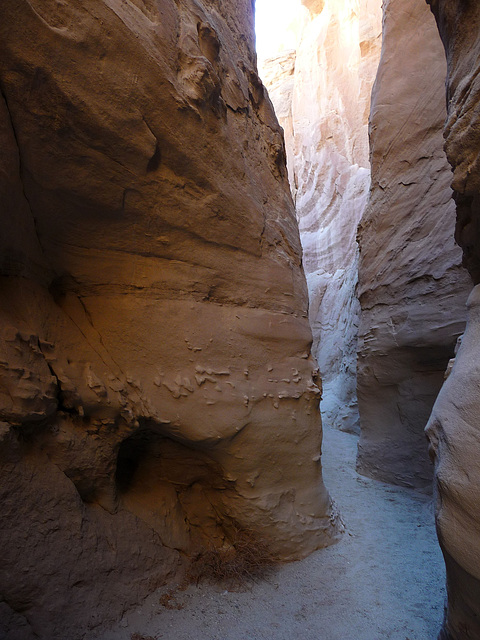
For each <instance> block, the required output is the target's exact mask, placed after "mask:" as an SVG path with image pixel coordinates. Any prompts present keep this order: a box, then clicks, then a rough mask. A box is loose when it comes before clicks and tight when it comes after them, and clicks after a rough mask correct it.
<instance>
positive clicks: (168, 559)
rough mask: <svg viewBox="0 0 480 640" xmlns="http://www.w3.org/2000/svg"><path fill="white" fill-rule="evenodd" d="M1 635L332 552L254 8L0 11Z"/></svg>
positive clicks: (289, 208)
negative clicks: (246, 561) (167, 587)
mask: <svg viewBox="0 0 480 640" xmlns="http://www.w3.org/2000/svg"><path fill="white" fill-rule="evenodd" d="M0 30H1V37H0V83H1V101H0V140H1V147H2V156H1V160H0V162H1V166H0V193H1V203H2V204H1V213H2V234H1V239H0V242H1V245H2V247H1V248H2V251H1V256H2V257H1V263H0V273H1V278H0V286H1V291H2V305H1V312H0V313H1V326H2V340H1V344H0V349H1V357H0V365H1V370H0V380H1V388H0V394H1V415H0V420H1V423H0V457H1V458H0V459H1V483H0V486H1V489H0V492H1V504H2V514H1V518H0V522H1V525H0V543H1V548H2V571H1V572H0V594H1V599H0V600H1V601H0V636H1V637H2V638H6V639H8V640H13V639H15V640H18V639H19V638H20V637H21V638H33V637H41V638H49V639H54V638H62V640H66V639H68V638H70V637H72V638H73V637H75V638H77V637H78V635H79V634H80V632H83V630H86V629H88V628H91V627H94V626H95V625H97V624H100V623H102V622H107V621H108V620H109V619H113V618H115V617H118V616H119V615H120V614H121V613H122V612H123V610H124V609H125V608H126V607H128V606H129V605H131V604H133V603H135V602H137V601H138V599H139V598H141V597H142V596H143V595H144V594H145V593H147V592H149V591H151V590H152V589H153V588H154V587H155V586H157V585H158V584H160V583H162V582H163V581H164V580H166V579H168V578H169V577H171V576H172V575H174V574H175V573H177V572H178V570H179V566H180V563H181V562H182V558H184V557H185V555H187V556H188V555H189V554H190V553H193V552H194V551H195V550H198V549H200V548H202V547H205V546H208V547H211V546H212V545H217V546H218V545H224V544H228V536H229V533H230V532H231V531H232V530H233V529H235V528H238V527H240V528H248V529H251V530H253V531H254V532H255V533H257V534H258V535H261V536H262V538H264V539H266V540H267V541H268V543H269V545H270V547H271V549H272V551H273V552H275V553H276V554H277V555H278V556H279V557H281V558H294V557H301V556H304V555H306V554H307V553H308V552H310V551H311V550H313V549H315V548H317V547H319V546H322V545H326V544H328V543H329V542H330V541H331V540H332V539H333V538H334V537H335V535H336V534H337V524H336V521H335V517H334V515H333V513H332V507H331V503H330V498H329V496H328V494H327V492H326V490H325V488H324V486H323V483H322V478H321V466H320V442H321V427H320V419H319V413H318V398H319V395H320V391H319V388H318V386H317V384H316V382H317V379H316V374H315V366H316V365H315V364H314V361H313V359H312V358H311V356H310V345H311V339H312V337H311V331H310V328H309V325H308V319H307V289H306V285H305V278H304V274H303V271H302V268H301V257H300V256H301V248H300V242H299V238H298V229H297V225H296V221H295V215H294V209H293V204H292V199H291V195H290V192H289V188H288V182H287V176H286V168H285V152H284V143H283V139H282V135H281V130H280V129H279V126H278V124H277V121H276V119H275V116H274V114H273V110H272V107H271V104H270V101H269V99H268V97H267V96H266V93H265V92H264V89H263V86H262V84H261V82H260V80H259V78H258V75H257V73H256V62H255V54H254V48H253V14H252V3H251V2H250V1H248V2H247V1H246V0H245V1H242V2H230V3H222V4H221V8H220V6H214V5H212V3H211V2H206V1H205V2H203V3H201V2H193V1H192V2H183V3H171V2H166V1H160V2H155V3H154V2H136V1H133V0H132V1H120V0H104V1H98V0H95V1H94V0H82V2H80V3H78V2H76V3H58V2H50V1H48V2H37V1H35V2H32V1H31V0H30V1H28V2H27V0H4V2H2V4H1V6H0Z"/></svg>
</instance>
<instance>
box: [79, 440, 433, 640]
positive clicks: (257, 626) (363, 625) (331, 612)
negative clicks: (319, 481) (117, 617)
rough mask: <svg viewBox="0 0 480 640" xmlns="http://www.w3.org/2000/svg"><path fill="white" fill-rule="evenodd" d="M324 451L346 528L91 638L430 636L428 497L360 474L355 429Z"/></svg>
mask: <svg viewBox="0 0 480 640" xmlns="http://www.w3.org/2000/svg"><path fill="white" fill-rule="evenodd" d="M323 449H324V456H323V460H324V474H325V480H326V483H327V486H328V488H329V489H330V491H331V493H332V495H333V496H334V497H335V499H336V501H337V503H338V506H339V509H340V511H341V513H342V516H343V519H344V521H345V524H346V527H347V532H346V534H345V535H344V537H343V539H342V540H341V542H339V543H338V544H337V545H334V546H333V547H330V548H328V549H323V550H321V551H318V552H316V553H314V554H313V555H311V556H310V557H308V558H306V559H305V560H303V561H302V562H296V563H292V564H290V565H287V566H284V567H282V568H280V569H279V570H278V571H277V572H276V573H275V574H274V575H273V576H271V577H269V578H268V579H267V581H265V582H262V583H260V584H256V585H254V586H253V587H251V588H249V590H247V591H245V592H242V593H238V592H228V591H225V590H224V589H220V588H215V587H211V586H205V585H201V586H199V587H195V586H191V587H189V588H188V589H187V591H184V592H179V593H178V594H176V596H175V601H176V602H177V603H178V604H180V605H183V608H182V609H180V610H168V609H166V608H165V607H163V606H162V605H161V604H160V603H159V598H160V596H161V594H162V592H159V593H156V594H154V595H152V596H151V597H149V598H148V599H147V600H146V601H145V603H144V604H143V605H142V606H141V607H138V608H137V609H136V610H135V611H132V612H130V613H129V614H128V615H126V616H125V618H124V619H123V620H122V622H121V624H120V625H119V626H118V627H117V628H115V629H112V630H111V631H108V632H103V633H102V634H101V635H99V636H97V637H96V638H98V640H131V636H132V634H134V633H138V634H142V635H145V636H152V637H153V638H158V639H160V638H162V639H163V640H297V639H299V640H435V638H436V636H437V633H438V631H439V629H440V625H441V621H442V617H443V604H444V597H445V592H444V586H443V585H444V580H445V576H444V569H443V561H442V557H441V553H440V550H439V548H438V545H437V541H436V537H435V531H434V524H433V508H432V503H431V499H430V498H428V497H427V496H425V495H422V494H419V493H416V492H414V491H412V490H409V489H403V488H399V487H394V486H390V485H386V484H383V483H380V482H377V481H374V480H370V479H368V478H364V477H362V476H359V475H358V474H357V473H356V472H355V450H356V437H355V436H352V435H350V434H346V433H341V432H339V431H327V432H326V433H325V437H324V447H323ZM92 637H93V636H92ZM89 640H90V638H89Z"/></svg>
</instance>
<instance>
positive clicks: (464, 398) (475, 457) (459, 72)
mask: <svg viewBox="0 0 480 640" xmlns="http://www.w3.org/2000/svg"><path fill="white" fill-rule="evenodd" d="M429 4H430V5H431V8H432V11H433V13H434V15H435V17H436V19H437V24H438V28H439V32H440V35H441V37H442V40H443V44H444V46H445V52H446V57H447V63H448V74H447V105H448V115H447V120H446V124H445V132H444V134H445V149H446V152H447V157H448V160H449V161H450V163H451V165H452V168H453V181H452V188H453V190H454V198H455V201H456V205H457V223H456V238H457V240H458V243H459V244H460V246H461V247H462V249H463V262H464V264H465V266H466V267H467V268H468V270H469V272H470V274H471V276H472V278H473V281H474V283H475V285H476V286H475V288H474V289H473V291H472V293H471V295H470V298H469V301H468V311H469V315H468V322H467V328H466V331H465V335H464V336H463V338H462V343H461V346H460V348H459V350H458V354H457V356H456V358H455V362H454V365H453V367H452V368H451V372H450V375H449V376H448V378H447V381H446V382H445V384H444V386H443V387H442V390H441V392H440V394H439V396H438V399H437V401H436V403H435V406H434V409H433V412H432V416H431V418H430V421H429V424H428V428H427V434H428V436H429V438H430V443H431V453H432V457H433V459H434V460H435V487H436V498H437V500H436V520H437V531H438V537H439V540H440V545H441V547H442V551H443V554H444V557H445V564H446V568H447V591H448V606H447V610H446V616H445V623H444V629H443V631H442V633H441V636H440V637H441V638H442V639H443V640H464V639H465V638H478V637H480V560H479V559H480V537H479V530H480V498H479V496H480V462H479V461H480V439H479V433H480V432H479V420H478V417H479V415H480V396H479V386H480V371H479V365H478V363H479V358H480V296H479V282H480V206H479V203H480V164H479V158H480V126H479V125H480V119H479V104H480V74H479V71H480V65H479V56H480V5H479V4H478V3H477V2H460V1H458V0H448V2H447V1H444V0H429Z"/></svg>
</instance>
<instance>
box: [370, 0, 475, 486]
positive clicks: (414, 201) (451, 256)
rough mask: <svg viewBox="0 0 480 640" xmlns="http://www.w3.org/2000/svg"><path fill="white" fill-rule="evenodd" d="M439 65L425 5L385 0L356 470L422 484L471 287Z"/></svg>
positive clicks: (373, 123) (373, 119)
mask: <svg viewBox="0 0 480 640" xmlns="http://www.w3.org/2000/svg"><path fill="white" fill-rule="evenodd" d="M445 73H446V65H445V56H444V54H443V49H442V46H441V42H440V40H439V38H438V34H437V32H436V28H435V23H434V20H432V16H431V15H430V14H429V10H428V7H427V6H426V5H424V4H423V3H422V2H417V0H389V1H387V2H384V23H383V45H382V55H381V60H380V66H379V70H378V74H377V78H376V82H375V87H374V90H373V94H372V107H371V115H370V145H371V163H372V188H371V194H370V201H369V204H368V207H367V210H366V212H365V215H364V217H363V219H362V222H361V225H360V230H359V244H360V266H359V286H358V293H359V299H360V303H361V307H362V313H361V325H360V331H359V345H358V402H359V409H360V422H361V437H360V442H359V455H358V468H359V470H360V471H361V472H362V473H366V474H367V475H370V476H373V477H376V478H380V479H382V480H386V481H389V482H395V483H400V484H405V485H409V486H412V485H413V486H429V484H430V482H431V474H432V470H431V465H430V462H429V460H428V455H427V446H426V440H425V436H424V432H423V430H424V427H425V424H426V422H427V420H428V416H429V414H430V411H431V409H432V406H433V403H434V401H435V397H436V395H437V393H438V391H439V389H440V387H441V384H442V382H443V375H444V370H445V368H446V365H447V362H448V360H449V358H450V357H451V356H452V354H453V349H454V345H455V342H456V339H457V336H458V335H459V334H460V333H461V332H462V331H463V327H464V317H465V311H464V304H465V301H466V298H467V296H468V292H469V290H470V287H471V285H470V281H469V278H468V274H466V272H465V271H464V270H463V269H462V268H461V266H460V262H461V252H460V250H459V248H458V247H457V246H456V245H455V242H454V239H453V227H454V203H453V201H452V200H451V190H450V182H451V172H450V169H449V166H448V163H447V160H446V157H445V154H444V152H443V138H442V125H443V122H444V119H445V99H444V81H445Z"/></svg>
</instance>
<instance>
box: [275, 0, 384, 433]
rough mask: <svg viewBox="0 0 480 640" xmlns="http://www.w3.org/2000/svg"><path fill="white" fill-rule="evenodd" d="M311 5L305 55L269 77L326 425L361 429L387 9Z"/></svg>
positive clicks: (287, 60)
mask: <svg viewBox="0 0 480 640" xmlns="http://www.w3.org/2000/svg"><path fill="white" fill-rule="evenodd" d="M303 4H304V5H305V7H306V8H307V9H308V11H306V12H305V17H304V22H303V28H302V30H301V33H300V34H299V43H298V46H297V50H296V54H293V53H292V54H283V55H282V56H279V57H277V58H273V59H271V60H269V61H268V62H267V64H266V65H265V72H264V73H263V77H264V78H265V82H266V85H267V87H268V89H269V92H270V95H271V97H272V101H273V103H274V105H275V110H276V112H277V114H278V115H279V121H280V123H281V124H282V126H283V127H284V129H285V137H286V141H287V157H289V162H288V167H289V176H290V183H291V187H292V192H293V193H294V196H295V201H296V210H297V217H298V221H299V228H300V237H301V240H302V246H303V263H304V267H305V272H306V276H307V283H308V289H309V297H310V311H309V315H310V323H311V325H312V330H313V335H314V347H313V352H314V354H315V356H316V358H317V361H318V364H319V369H320V374H321V377H322V381H323V388H324V393H323V399H322V403H321V409H322V415H323V420H324V422H328V424H332V425H334V426H336V427H338V428H340V429H343V430H346V431H356V430H358V409H357V401H356V346H357V331H358V315H359V305H358V301H357V298H356V295H355V286H356V282H357V269H358V250H357V243H356V233H357V226H358V222H359V220H360V219H361V217H362V215H363V211H364V209H365V206H366V202H367V198H368V192H369V186H370V167H369V159H368V131H367V127H368V113H369V108H370V93H371V88H372V84H373V80H374V77H375V71H376V67H377V64H378V58H379V55H380V43H381V37H380V36H381V7H380V2H377V1H376V0H342V1H341V2H339V1H338V0H335V1H333V0H325V2H306V1H304V2H303Z"/></svg>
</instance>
